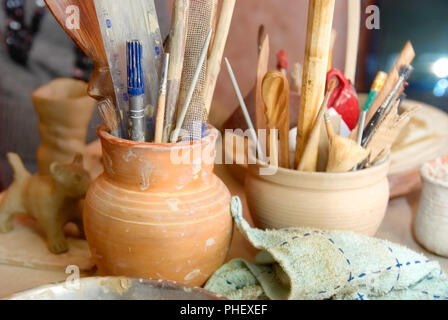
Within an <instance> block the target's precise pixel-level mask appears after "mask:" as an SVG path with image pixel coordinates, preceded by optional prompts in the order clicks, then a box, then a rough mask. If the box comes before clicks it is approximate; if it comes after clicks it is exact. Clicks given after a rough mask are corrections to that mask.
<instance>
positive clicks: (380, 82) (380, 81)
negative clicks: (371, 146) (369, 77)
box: [358, 71, 387, 145]
mask: <svg viewBox="0 0 448 320" xmlns="http://www.w3.org/2000/svg"><path fill="white" fill-rule="evenodd" d="M386 79H387V73H385V72H383V71H380V72H378V73H377V75H376V77H375V80H374V81H373V83H372V86H371V88H370V92H369V95H368V96H367V100H366V103H365V104H364V107H363V108H362V113H361V118H360V119H359V125H358V144H359V145H361V144H362V135H363V132H364V127H365V122H366V116H367V112H368V111H369V109H370V107H371V106H372V103H373V101H374V100H375V98H376V97H377V95H378V93H379V92H380V91H381V90H382V89H383V87H384V84H385V82H386Z"/></svg>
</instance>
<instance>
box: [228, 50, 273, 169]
mask: <svg viewBox="0 0 448 320" xmlns="http://www.w3.org/2000/svg"><path fill="white" fill-rule="evenodd" d="M225 61H226V65H227V71H228V72H229V76H230V79H231V80H232V84H233V88H234V89H235V93H236V96H237V97H238V101H239V103H240V107H241V110H242V111H243V114H244V118H245V119H246V122H247V126H248V127H249V131H250V135H251V137H252V140H253V141H254V143H255V145H256V146H257V151H258V156H259V158H260V160H262V161H263V162H266V157H265V155H264V152H263V150H262V149H261V146H260V142H259V141H258V138H257V133H256V131H255V128H254V125H253V124H252V120H251V119H250V115H249V111H248V110H247V106H246V103H245V102H244V98H243V95H242V94H241V90H240V88H239V86H238V83H237V81H236V79H235V74H234V73H233V70H232V66H231V65H230V62H229V60H228V59H227V58H225Z"/></svg>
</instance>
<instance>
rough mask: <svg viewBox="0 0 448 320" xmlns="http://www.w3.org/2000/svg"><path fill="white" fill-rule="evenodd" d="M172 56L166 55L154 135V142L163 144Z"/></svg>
mask: <svg viewBox="0 0 448 320" xmlns="http://www.w3.org/2000/svg"><path fill="white" fill-rule="evenodd" d="M169 61H170V54H169V53H166V54H165V58H164V61H163V69H162V78H161V82H160V92H159V102H158V104H157V116H156V129H155V133H154V142H155V143H161V142H162V140H163V125H164V122H165V121H164V120H165V107H166V93H167V75H168V65H169Z"/></svg>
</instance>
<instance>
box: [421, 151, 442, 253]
mask: <svg viewBox="0 0 448 320" xmlns="http://www.w3.org/2000/svg"><path fill="white" fill-rule="evenodd" d="M420 173H421V175H422V178H423V190H422V195H421V198H420V204H419V209H418V212H417V216H416V218H415V224H414V231H415V237H416V238H417V240H418V242H419V243H420V244H421V245H423V246H424V247H425V248H426V249H427V250H429V251H431V252H434V253H436V254H438V255H440V256H445V257H448V155H446V156H443V157H441V158H437V159H435V160H432V161H429V162H427V163H426V164H425V165H424V166H423V167H422V169H421V171H420Z"/></svg>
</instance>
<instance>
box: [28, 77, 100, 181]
mask: <svg viewBox="0 0 448 320" xmlns="http://www.w3.org/2000/svg"><path fill="white" fill-rule="evenodd" d="M32 100H33V104H34V109H35V110H36V112H37V114H38V116H39V134H40V139H41V144H40V146H39V148H38V151H37V162H38V167H39V173H41V174H49V173H50V165H51V163H53V162H55V161H57V162H59V163H71V162H72V161H73V158H74V157H75V155H76V154H78V153H80V154H85V151H86V136H87V128H88V125H89V122H90V119H91V117H92V113H93V109H94V108H95V104H96V102H95V100H94V99H92V98H91V97H89V96H88V95H87V83H85V82H84V81H79V80H74V79H68V78H60V79H55V80H53V81H51V82H50V83H48V84H46V85H44V86H43V87H40V88H38V89H37V90H36V91H34V92H33V94H32ZM88 160H89V159H88V157H86V162H88ZM85 167H86V168H87V169H89V165H88V163H86V164H85Z"/></svg>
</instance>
